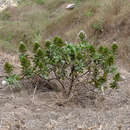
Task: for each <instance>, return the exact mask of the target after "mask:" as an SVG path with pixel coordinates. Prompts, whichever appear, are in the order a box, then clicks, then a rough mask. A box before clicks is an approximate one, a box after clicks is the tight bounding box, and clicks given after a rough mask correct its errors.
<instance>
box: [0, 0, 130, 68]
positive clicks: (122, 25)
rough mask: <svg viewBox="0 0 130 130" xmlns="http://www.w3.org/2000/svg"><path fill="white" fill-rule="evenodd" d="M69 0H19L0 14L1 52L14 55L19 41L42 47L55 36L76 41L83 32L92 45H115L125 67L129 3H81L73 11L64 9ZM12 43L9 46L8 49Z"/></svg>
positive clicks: (129, 32)
mask: <svg viewBox="0 0 130 130" xmlns="http://www.w3.org/2000/svg"><path fill="white" fill-rule="evenodd" d="M69 3H73V2H72V1H71V0H57V1H55V0H47V1H45V0H30V1H28V0H22V1H21V2H20V1H19V5H18V7H16V8H13V7H12V8H11V7H10V8H7V9H6V10H4V11H3V12H2V13H1V14H0V29H1V30H0V42H1V46H2V47H1V48H2V50H4V51H6V52H16V50H17V49H16V48H17V46H18V44H19V43H20V41H24V42H26V43H27V44H31V42H33V41H35V40H38V41H40V42H41V43H42V44H44V41H45V40H46V39H48V38H52V37H54V36H55V35H59V36H61V37H62V38H63V39H64V40H68V41H76V40H77V39H76V37H77V33H78V32H79V31H80V30H84V31H85V32H86V33H87V36H88V39H89V40H90V42H91V43H93V44H95V45H97V46H98V45H99V44H106V45H108V46H109V44H112V42H117V43H118V44H119V47H120V49H119V54H120V55H119V57H120V59H122V60H123V62H125V64H126V65H127V67H128V66H129V65H128V64H129V57H130V53H129V52H130V44H129V42H130V39H129V36H130V2H129V0H125V1H123V0H119V1H117V0H110V1H104V0H98V1H97V0H81V2H80V4H79V5H77V6H76V7H75V9H73V10H66V6H67V4H69ZM12 44H13V46H12Z"/></svg>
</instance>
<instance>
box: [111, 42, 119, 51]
mask: <svg viewBox="0 0 130 130" xmlns="http://www.w3.org/2000/svg"><path fill="white" fill-rule="evenodd" d="M117 49H118V46H117V44H113V45H112V52H113V53H115V52H116V51H117Z"/></svg>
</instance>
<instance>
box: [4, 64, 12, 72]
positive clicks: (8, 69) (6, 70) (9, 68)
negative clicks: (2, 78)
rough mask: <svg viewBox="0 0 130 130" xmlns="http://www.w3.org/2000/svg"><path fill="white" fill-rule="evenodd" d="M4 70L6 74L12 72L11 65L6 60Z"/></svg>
mask: <svg viewBox="0 0 130 130" xmlns="http://www.w3.org/2000/svg"><path fill="white" fill-rule="evenodd" d="M4 70H5V72H6V73H7V74H11V73H12V72H13V66H12V65H11V64H9V63H8V62H5V64H4Z"/></svg>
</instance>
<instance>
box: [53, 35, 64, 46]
mask: <svg viewBox="0 0 130 130" xmlns="http://www.w3.org/2000/svg"><path fill="white" fill-rule="evenodd" d="M53 42H54V44H55V45H56V46H57V47H63V46H64V45H65V44H64V42H63V40H62V39H61V38H59V37H55V38H54V41H53Z"/></svg>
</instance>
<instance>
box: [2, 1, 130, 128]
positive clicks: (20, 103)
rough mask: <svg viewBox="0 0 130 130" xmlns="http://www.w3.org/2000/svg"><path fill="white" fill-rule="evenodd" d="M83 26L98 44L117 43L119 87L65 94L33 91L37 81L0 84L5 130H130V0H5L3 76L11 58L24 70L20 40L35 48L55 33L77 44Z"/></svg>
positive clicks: (91, 38) (50, 91) (91, 42)
mask: <svg viewBox="0 0 130 130" xmlns="http://www.w3.org/2000/svg"><path fill="white" fill-rule="evenodd" d="M3 2H4V3H3ZM9 2H11V3H9ZM71 3H74V4H75V7H74V8H73V9H66V7H67V5H68V4H71ZM81 30H83V31H84V32H85V33H86V34H87V41H88V42H89V43H90V44H92V45H94V46H96V48H98V47H99V45H104V46H106V47H108V48H109V47H110V46H111V45H112V44H113V43H116V44H118V47H119V48H118V55H117V57H116V59H117V62H116V66H117V68H118V70H119V72H120V74H121V81H120V82H119V89H117V90H112V89H108V90H106V91H105V94H104V95H103V96H102V95H101V96H98V97H96V98H93V97H94V96H93V95H92V94H91V92H90V93H89V92H88V93H85V92H86V89H85V90H84V88H82V90H81V95H79V96H78V97H77V98H76V99H75V98H74V99H73V98H72V99H66V98H65V97H64V96H63V95H62V94H61V93H60V92H55V91H53V90H48V89H47V90H46V89H45V90H44V85H43V84H41V85H42V86H43V89H41V88H40V89H39V90H37V91H36V93H34V90H35V89H34V88H33V87H34V86H32V84H31V83H30V82H32V81H28V82H27V81H25V82H24V81H23V84H22V85H23V86H24V87H23V88H14V89H12V88H11V89H10V88H8V87H3V86H2V85H0V108H1V109H0V130H130V0H12V1H8V0H1V1H0V81H2V80H3V79H4V75H5V73H4V71H3V65H4V63H5V61H6V60H8V61H9V62H10V63H12V64H13V65H14V66H15V71H16V73H17V72H19V70H20V66H19V61H18V58H17V53H18V47H19V45H20V43H21V41H22V42H24V43H25V44H26V45H27V46H28V48H30V49H31V46H32V44H33V43H34V42H35V41H38V42H39V43H40V44H41V46H43V47H44V45H45V40H47V39H53V38H54V37H55V36H60V37H62V39H63V40H64V41H68V42H74V43H77V42H78V40H79V39H78V36H77V34H78V33H79V32H80V31H81ZM55 85H56V84H55ZM82 87H83V86H82Z"/></svg>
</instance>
